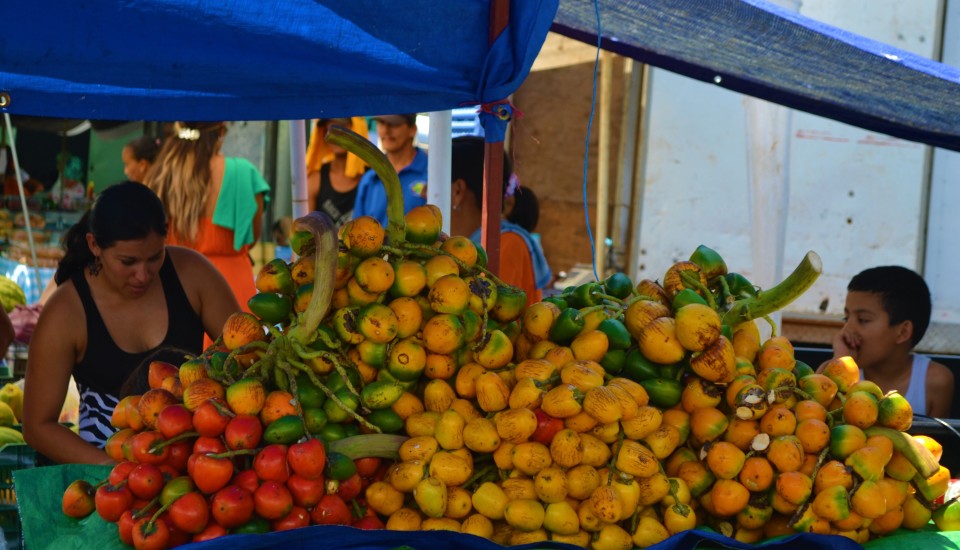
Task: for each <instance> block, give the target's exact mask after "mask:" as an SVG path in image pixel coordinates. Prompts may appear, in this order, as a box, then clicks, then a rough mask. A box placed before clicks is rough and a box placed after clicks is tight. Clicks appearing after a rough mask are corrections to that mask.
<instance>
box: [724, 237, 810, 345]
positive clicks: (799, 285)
mask: <svg viewBox="0 0 960 550" xmlns="http://www.w3.org/2000/svg"><path fill="white" fill-rule="evenodd" d="M822 271H823V262H821V261H820V256H818V255H817V253H816V252H813V251H810V252H807V255H806V256H804V257H803V260H802V261H801V262H800V265H798V266H797V267H796V269H794V270H793V273H791V274H790V275H789V276H787V278H786V279H784V280H783V281H781V282H780V284H778V285H776V286H774V287H773V288H769V289H767V290H761V291H760V292H758V293H757V295H756V296H754V297H751V298H744V299H742V300H737V301H736V302H734V304H733V306H732V307H731V308H730V311H728V312H727V313H726V314H725V315H724V316H723V323H724V324H725V325H729V326H731V327H735V326H737V325H739V324H740V323H744V322H746V321H752V320H754V319H759V318H760V317H763V316H764V315H769V314H771V313H773V312H775V311H778V310H780V309H782V308H784V307H786V306H787V305H789V304H790V303H791V302H793V301H794V300H796V299H797V298H798V297H800V295H801V294H803V293H804V292H806V290H807V289H808V288H810V287H811V286H812V285H813V283H814V282H815V281H816V280H817V278H818V277H819V276H820V273H821V272H822Z"/></svg>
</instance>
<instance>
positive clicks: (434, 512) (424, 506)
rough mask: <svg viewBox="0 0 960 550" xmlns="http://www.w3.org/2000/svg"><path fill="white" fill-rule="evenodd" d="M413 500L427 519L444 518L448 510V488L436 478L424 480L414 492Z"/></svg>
mask: <svg viewBox="0 0 960 550" xmlns="http://www.w3.org/2000/svg"><path fill="white" fill-rule="evenodd" d="M413 499H414V500H415V501H416V503H417V506H418V507H419V508H420V511H421V512H423V513H424V515H426V516H427V517H431V518H440V517H443V514H444V512H446V510H447V486H446V484H445V483H443V481H441V480H439V479H437V478H435V477H428V478H426V479H422V480H420V482H419V483H417V486H416V487H415V488H414V490H413Z"/></svg>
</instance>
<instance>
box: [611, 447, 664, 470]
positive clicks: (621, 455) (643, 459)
mask: <svg viewBox="0 0 960 550" xmlns="http://www.w3.org/2000/svg"><path fill="white" fill-rule="evenodd" d="M616 466H617V469H618V470H620V471H621V472H626V473H628V474H630V475H632V476H637V477H650V476H652V475H653V474H655V473H656V472H658V471H660V462H659V461H658V460H657V457H656V456H655V455H654V454H653V451H651V450H650V449H648V448H646V447H645V446H643V445H641V444H640V443H637V442H636V441H631V440H625V441H624V442H623V445H621V446H620V451H619V452H618V453H617V459H616Z"/></svg>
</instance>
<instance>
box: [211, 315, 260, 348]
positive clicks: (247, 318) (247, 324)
mask: <svg viewBox="0 0 960 550" xmlns="http://www.w3.org/2000/svg"><path fill="white" fill-rule="evenodd" d="M265 335H266V334H265V333H264V331H263V326H262V325H261V324H260V320H259V319H257V318H256V316H254V315H253V314H251V313H246V312H243V311H238V312H236V313H233V314H231V315H230V316H229V317H227V320H226V321H225V322H224V323H223V336H222V338H223V345H225V346H226V347H227V349H228V350H231V351H232V350H235V349H237V348H239V347H241V346H244V345H246V344H249V343H251V342H256V341H258V340H262V339H263V338H264V337H265Z"/></svg>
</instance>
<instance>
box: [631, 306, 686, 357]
mask: <svg viewBox="0 0 960 550" xmlns="http://www.w3.org/2000/svg"><path fill="white" fill-rule="evenodd" d="M637 345H638V346H639V348H640V353H642V354H643V356H644V357H646V358H647V359H649V360H651V361H653V362H654V363H659V364H661V365H672V364H674V363H678V362H680V361H681V360H682V359H683V357H684V355H686V353H687V350H686V349H684V347H683V345H682V344H680V340H678V339H677V331H676V325H675V322H674V320H673V317H658V318H656V319H654V320H653V321H650V322H649V323H647V325H646V326H645V327H643V330H642V331H641V332H640V337H639V338H638V339H637Z"/></svg>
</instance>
